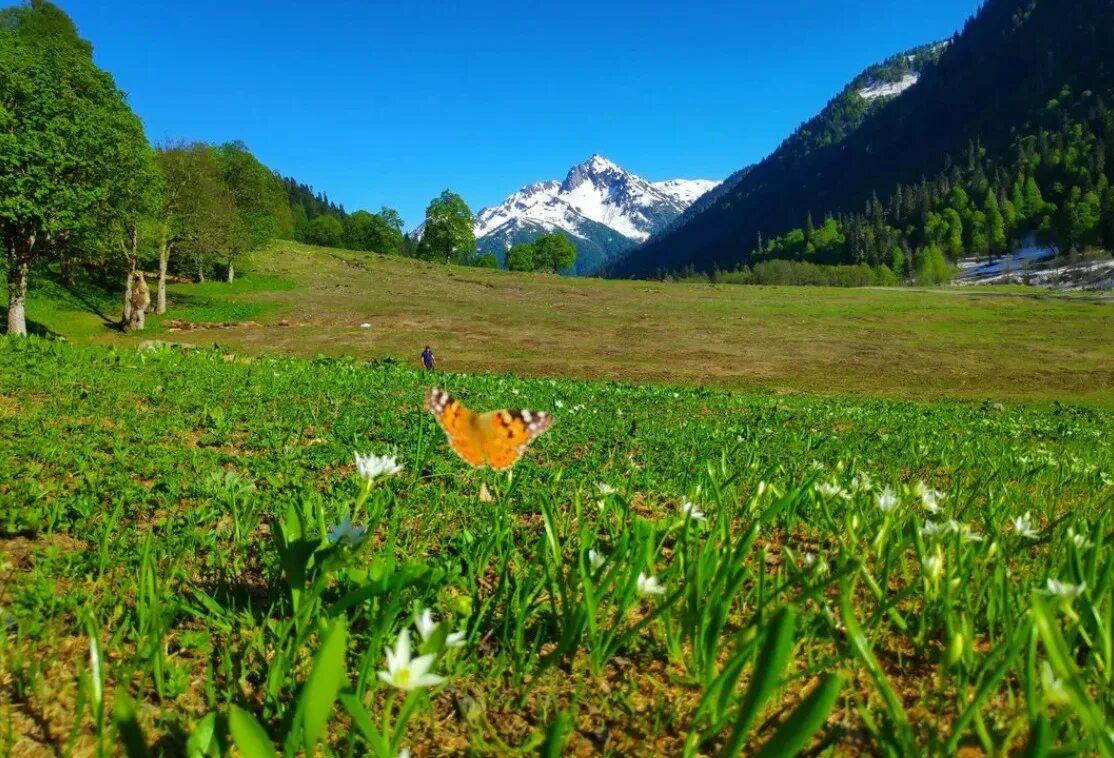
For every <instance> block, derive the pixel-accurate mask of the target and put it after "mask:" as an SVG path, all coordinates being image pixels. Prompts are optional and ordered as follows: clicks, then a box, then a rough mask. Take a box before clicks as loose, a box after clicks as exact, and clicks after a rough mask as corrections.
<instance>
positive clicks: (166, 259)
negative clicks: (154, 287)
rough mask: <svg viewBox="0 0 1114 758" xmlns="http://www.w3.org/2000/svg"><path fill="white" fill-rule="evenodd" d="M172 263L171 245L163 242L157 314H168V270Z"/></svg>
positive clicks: (160, 249) (160, 251)
mask: <svg viewBox="0 0 1114 758" xmlns="http://www.w3.org/2000/svg"><path fill="white" fill-rule="evenodd" d="M169 263H170V243H169V242H166V241H163V243H162V247H160V248H159V294H158V300H157V301H156V305H155V313H158V314H160V315H161V314H163V313H166V268H167V265H168V264H169Z"/></svg>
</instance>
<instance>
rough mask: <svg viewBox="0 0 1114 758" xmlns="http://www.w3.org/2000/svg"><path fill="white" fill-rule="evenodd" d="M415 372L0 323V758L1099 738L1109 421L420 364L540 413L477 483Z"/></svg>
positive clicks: (485, 401) (468, 393)
mask: <svg viewBox="0 0 1114 758" xmlns="http://www.w3.org/2000/svg"><path fill="white" fill-rule="evenodd" d="M391 265H399V264H391ZM452 273H453V275H454V276H458V277H461V278H465V277H468V278H473V277H477V276H480V275H477V274H474V273H473V272H463V271H459V270H457V271H454V272H452ZM442 275H443V276H447V274H442ZM284 278H285V277H284ZM384 278H388V277H384ZM291 279H292V278H291ZM292 280H293V279H292ZM214 286H215V285H214ZM381 286H383V287H390V286H392V285H391V284H390V283H384V284H382V285H381ZM545 286H547V287H554V286H558V285H557V284H550V283H546V285H545ZM560 286H562V287H572V288H574V290H570V291H575V288H577V287H599V288H601V289H607V290H609V291H612V288H614V290H613V291H621V288H622V287H628V288H634V287H636V286H647V287H654V286H655V285H630V284H624V285H615V284H599V283H589V284H570V285H565V284H560ZM688 289H689V290H691V291H695V290H696V288H688ZM299 292H301V291H300V290H286V291H283V292H276V291H271V292H267V293H262V294H261V295H260V297H264V296H265V297H266V298H268V299H270V298H275V299H281V298H286V297H293V296H296V295H297V294H298V293H299ZM827 296H828V295H827V294H824V295H823V297H827ZM655 297H656V296H655ZM663 297H664V296H663ZM941 299H944V298H941ZM948 300H949V301H950V300H951V299H950V298H949V299H948ZM918 302H922V303H923V304H924V307H925V308H927V309H931V308H933V307H934V306H933V305H932V303H933V302H935V301H931V300H924V301H918ZM288 304H289V305H293V304H292V303H288ZM293 307H295V308H296V307H297V306H293ZM825 307H826V306H824V305H823V303H815V302H814V303H809V304H807V307H806V304H802V311H808V310H810V309H818V310H820V311H822V310H823V309H824V308H825ZM1055 307H1057V308H1059V307H1066V306H1062V305H1059V304H1056V306H1055ZM765 310H766V312H769V307H766V308H765ZM836 326H842V327H843V328H848V329H850V328H852V327H850V326H847V325H844V324H842V323H840V324H829V327H831V328H835V327H836ZM291 328H293V327H291ZM276 331H277V330H276ZM371 352H374V351H371ZM942 360H945V361H946V355H944V354H942ZM429 380H430V377H429V376H428V375H426V374H422V373H419V372H417V371H415V370H413V369H410V368H407V367H405V366H399V365H393V364H390V363H383V364H380V365H371V364H367V363H361V362H357V361H355V360H351V359H333V358H320V359H313V360H303V359H286V358H275V357H260V358H257V359H243V358H241V359H235V360H232V359H230V356H228V355H227V354H226V353H224V352H223V351H219V350H204V351H186V352H182V351H178V350H159V351H153V352H151V351H143V352H139V351H135V350H132V349H105V348H83V347H77V346H71V345H64V344H60V343H58V342H48V341H43V340H38V339H29V340H15V339H6V340H0V461H5V467H6V468H5V476H4V477H3V478H2V479H0V577H2V579H3V580H2V581H0V627H2V628H3V632H2V634H0V752H12V753H14V754H16V755H20V754H28V753H35V752H49V751H59V752H68V751H71V750H72V752H74V753H76V754H92V753H94V752H95V751H96V750H97V749H98V748H101V747H103V748H104V749H106V750H109V749H110V748H109V746H110V745H114V744H119V742H120V741H121V740H125V739H131V740H132V741H133V743H134V742H137V741H139V740H143V741H145V742H146V743H147V744H148V745H149V746H153V747H157V749H158V750H159V751H161V752H164V753H167V754H179V753H186V752H189V750H191V749H192V750H196V751H197V752H196V753H195V754H211V755H216V754H218V753H219V752H220V747H219V746H220V745H225V746H227V745H228V744H230V743H231V742H234V743H235V744H236V745H237V746H238V749H239V751H240V753H241V754H244V755H248V754H250V755H262V754H265V751H266V750H267V749H268V748H269V746H271V745H273V746H274V748H276V749H280V750H283V751H284V752H285V753H286V754H289V755H294V754H296V753H298V752H301V751H303V750H304V751H306V752H313V751H314V750H316V751H317V754H322V755H332V754H343V755H352V754H355V755H361V754H368V753H370V754H377V755H384V756H387V755H390V756H393V755H395V754H396V753H397V751H398V750H399V748H400V747H401V746H408V747H410V748H411V749H412V750H413V751H414V754H415V755H435V754H463V753H471V754H476V755H495V754H499V755H505V754H514V753H523V754H532V753H534V752H537V751H538V750H539V749H542V750H544V751H546V752H547V753H548V754H550V755H557V754H562V750H563V751H564V754H573V755H596V754H604V755H648V754H661V755H682V754H692V755H695V754H708V755H710V754H721V753H726V754H733V751H734V750H735V749H737V748H746V750H747V751H748V752H753V751H754V750H756V749H758V748H759V747H760V746H765V748H766V750H767V752H768V754H784V753H786V752H792V751H793V750H794V749H796V748H798V747H805V748H808V749H809V750H813V751H825V750H827V751H834V752H838V753H846V752H856V753H857V752H870V753H881V754H893V755H917V754H951V753H955V752H957V751H959V750H961V749H963V750H967V751H970V752H981V753H990V754H997V755H1001V754H1005V753H1007V752H1010V753H1012V752H1018V751H1021V750H1023V749H1026V747H1028V748H1029V749H1031V750H1032V751H1033V752H1037V753H1039V752H1041V751H1042V750H1044V751H1047V749H1048V748H1049V747H1051V748H1052V749H1053V750H1055V751H1058V752H1059V753H1061V754H1064V753H1073V754H1078V753H1100V752H1105V753H1107V754H1109V753H1110V751H1111V746H1110V741H1109V740H1110V737H1109V734H1110V729H1111V726H1112V724H1111V719H1110V713H1111V712H1112V711H1114V687H1111V676H1112V674H1111V671H1112V669H1111V662H1112V649H1114V644H1112V633H1114V629H1112V626H1114V592H1111V586H1110V585H1111V580H1112V577H1114V553H1112V550H1111V542H1112V539H1114V535H1112V534H1111V522H1110V517H1109V508H1110V505H1111V502H1112V500H1114V471H1112V469H1111V461H1114V449H1112V447H1111V445H1112V443H1111V438H1110V434H1109V431H1110V429H1111V428H1112V425H1114V414H1112V413H1111V412H1110V411H1108V410H1101V409H1087V408H1080V407H1074V406H1060V407H1024V406H1017V407H1010V408H1007V409H1006V410H1005V411H1003V412H994V411H990V410H983V409H982V408H981V407H980V406H979V405H978V404H975V403H962V402H952V401H933V402H904V401H891V400H874V399H855V398H824V397H815V396H783V397H779V396H776V395H772V394H768V393H763V392H751V391H748V392H728V391H720V390H714V389H705V388H683V387H669V386H635V385H632V384H625V383H613V382H580V381H572V380H566V379H552V380H550V379H545V380H537V379H526V378H519V377H517V376H514V375H484V374H470V375H464V374H455V373H447V374H439V375H437V377H436V381H438V382H440V383H443V384H444V385H445V386H446V387H447V388H449V389H450V390H452V391H454V392H456V393H458V394H459V396H460V397H461V398H462V399H463V400H464V401H465V402H467V403H468V404H469V405H470V406H473V407H475V408H477V409H479V410H487V409H492V408H496V407H502V406H506V405H511V406H521V407H526V408H530V409H534V410H544V411H548V412H550V413H553V414H554V415H555V417H556V421H555V423H554V426H553V428H552V429H551V430H550V431H549V432H548V433H547V434H546V435H544V436H543V437H541V438H540V439H538V440H537V441H536V442H535V443H534V444H533V445H532V446H531V448H530V449H529V450H528V452H527V455H526V457H525V459H524V460H523V461H521V462H519V464H518V465H517V466H516V467H515V468H514V469H512V473H511V474H505V473H504V474H494V473H492V472H490V471H487V472H476V471H473V470H470V469H468V468H467V467H466V466H465V465H464V464H463V463H462V462H461V461H460V460H459V459H457V458H456V457H455V456H454V455H453V454H452V452H451V451H450V450H449V449H448V447H447V446H446V443H445V438H444V435H443V434H442V433H441V431H440V430H439V429H438V428H437V426H436V425H435V423H434V421H433V419H432V418H431V417H430V416H429V414H428V413H426V412H425V411H424V410H423V409H422V407H421V405H422V395H423V388H424V386H425V384H426V382H428V381H429ZM355 452H360V453H369V452H370V453H377V454H392V455H395V456H397V458H398V461H399V462H400V463H401V464H402V466H403V467H404V468H403V471H402V472H401V473H400V474H398V475H397V476H388V477H384V478H382V479H380V480H379V481H377V482H375V483H374V484H372V485H368V484H366V483H364V482H363V481H362V480H361V479H360V478H359V476H358V475H357V474H356V472H355V471H354V467H353V454H354V453H355ZM921 482H923V483H925V485H926V486H927V487H931V488H934V489H936V490H939V491H940V492H941V493H942V496H941V497H940V498H939V499H938V507H939V509H940V510H939V512H938V513H934V512H932V510H931V509H930V507H929V506H930V505H931V504H932V503H931V500H932V498H931V496H926V495H922V494H920V490H919V489H918V483H921ZM597 483H603V484H606V485H609V486H611V487H613V488H614V490H615V491H614V492H606V491H602V490H601V488H600V487H599V486H598V484H597ZM818 484H825V485H830V486H831V488H832V489H831V491H829V492H827V493H825V492H822V491H820V490H818V489H817V485H818ZM485 489H486V490H489V491H490V494H491V498H490V499H491V502H485V501H484V500H483V499H482V497H481V493H482V492H484V490H485ZM891 495H892V497H893V502H892V503H891V502H890V497H891ZM686 499H688V500H691V501H692V502H693V503H695V504H696V506H697V507H698V508H699V510H700V511H702V512H703V513H704V514H705V519H704V520H691V519H688V518H686V517H685V516H684V515H683V512H682V510H681V508H680V505H681V503H682V502H683V501H684V500H686ZM880 503H881V504H882V505H884V506H887V507H885V508H883V507H880ZM891 505H892V507H889V506H891ZM346 516H348V517H351V518H352V520H353V521H354V522H355V523H356V524H358V525H359V526H362V527H365V528H366V529H367V535H366V540H364V541H363V542H361V543H360V544H359V545H358V546H352V547H344V546H335V545H331V544H330V543H329V542H328V540H326V539H325V533H326V529H327V527H328V526H329V525H331V524H337V523H339V522H341V520H342V519H343V518H344V517H346ZM930 522H931V524H930ZM589 551H594V552H593V553H590V552H589ZM592 555H598V556H600V557H602V558H603V563H602V564H601V565H598V566H597V565H596V564H594V562H593V560H592V558H591V556H592ZM640 572H641V573H645V574H651V575H653V576H654V577H655V578H656V579H657V580H658V581H659V582H660V584H661V586H662V588H663V592H662V593H661V594H648V595H641V594H639V591H638V586H637V582H636V578H637V577H638V575H639V573H640ZM1049 580H1054V581H1059V582H1063V583H1067V584H1070V585H1072V586H1075V587H1078V588H1081V589H1079V590H1078V593H1079V594H1078V596H1076V597H1074V598H1072V599H1067V598H1058V597H1056V596H1052V595H1048V594H1045V591H1046V590H1047V589H1048V587H1049ZM1053 586H1055V585H1053ZM423 608H429V609H431V610H432V612H433V614H434V617H435V618H436V620H437V621H440V622H443V623H442V624H441V625H440V626H438V627H437V630H436V631H435V632H433V634H432V636H431V638H430V640H429V641H427V642H425V643H424V644H423V646H422V649H421V652H423V653H424V652H428V653H429V654H430V655H433V656H434V662H433V664H432V671H433V672H434V673H435V674H437V675H439V676H442V677H444V678H445V681H444V683H442V684H440V685H437V686H435V687H433V688H429V689H418V690H415V692H414V693H413V694H412V695H410V696H409V697H407V696H405V694H404V693H400V692H398V691H397V690H395V689H394V688H393V687H392V686H390V685H389V684H387V683H385V682H383V681H381V680H380V678H379V677H378V676H377V673H376V672H378V671H381V670H384V669H385V667H386V664H385V660H384V654H383V648H384V647H386V646H391V647H393V646H394V645H395V644H396V641H397V639H398V637H399V635H400V633H402V632H403V630H405V629H409V630H410V631H409V633H410V635H412V636H413V638H414V641H415V646H417V644H418V637H417V632H416V631H415V628H414V625H413V622H414V616H415V614H416V612H417V611H419V610H420V609H423ZM450 631H451V632H457V631H459V632H462V633H463V635H464V645H463V647H460V648H449V647H447V645H446V642H447V639H446V635H447V634H448V633H449V632H450ZM417 652H418V650H417V649H415V654H417ZM315 745H316V747H315Z"/></svg>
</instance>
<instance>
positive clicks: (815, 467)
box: [808, 461, 824, 471]
mask: <svg viewBox="0 0 1114 758" xmlns="http://www.w3.org/2000/svg"><path fill="white" fill-rule="evenodd" d="M808 465H809V466H810V467H811V468H812V469H813V470H814V471H823V470H824V464H823V463H821V462H820V461H813V462H812V463H810V464H808Z"/></svg>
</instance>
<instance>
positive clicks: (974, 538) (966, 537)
mask: <svg viewBox="0 0 1114 758" xmlns="http://www.w3.org/2000/svg"><path fill="white" fill-rule="evenodd" d="M959 538H960V539H961V540H963V541H964V542H982V541H983V536H982V534H980V533H979V532H976V531H975V530H974V529H972V528H971V527H969V526H967V525H966V524H964V525H963V526H961V527H960V529H959Z"/></svg>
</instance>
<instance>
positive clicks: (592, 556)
mask: <svg viewBox="0 0 1114 758" xmlns="http://www.w3.org/2000/svg"><path fill="white" fill-rule="evenodd" d="M606 562H607V557H606V556H605V555H603V554H602V553H599V552H596V550H595V549H594V548H592V549H590V550H588V565H589V566H591V567H592V570H593V571H599V570H600V569H601V568H602V567H603V564H604V563H606Z"/></svg>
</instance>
